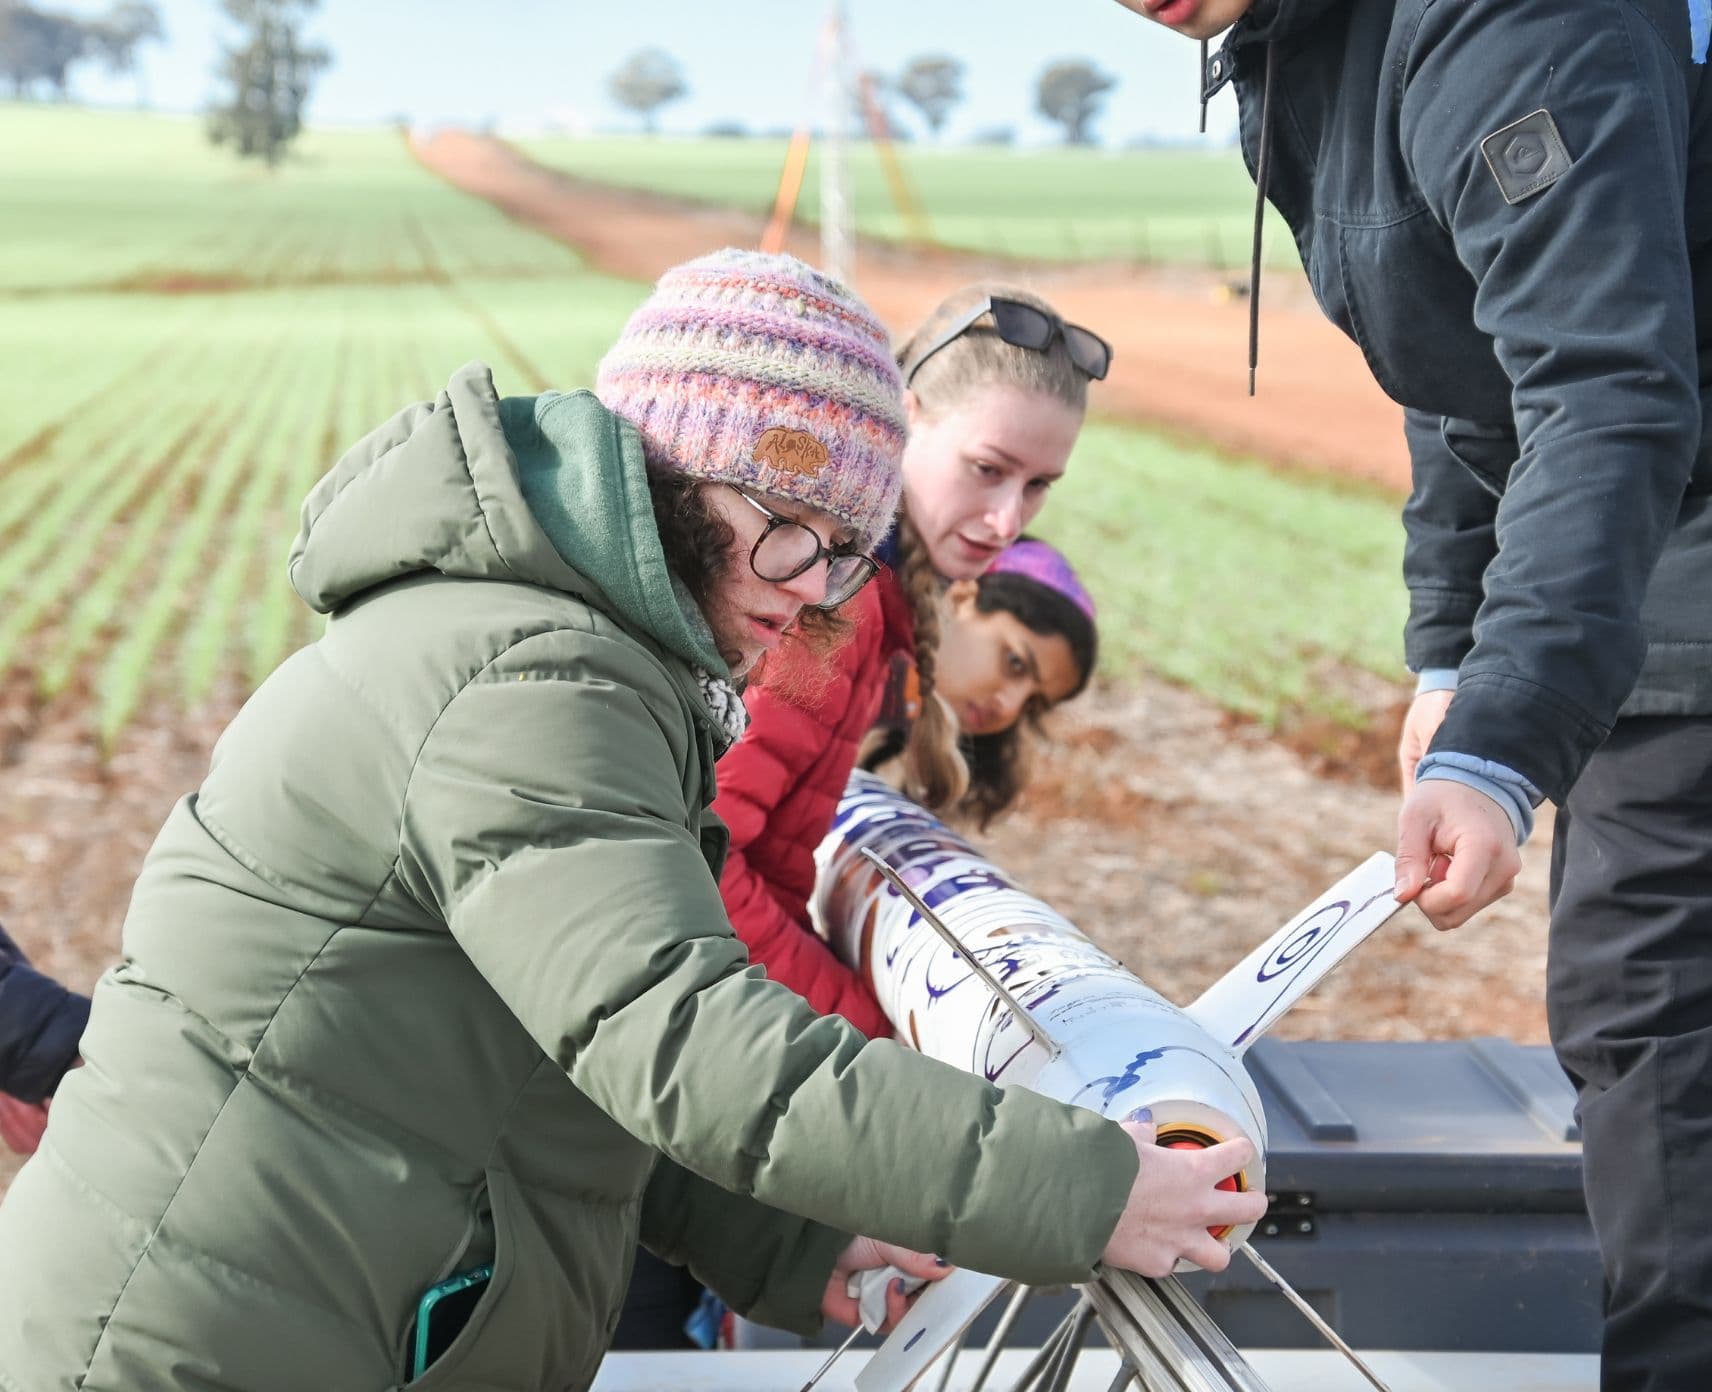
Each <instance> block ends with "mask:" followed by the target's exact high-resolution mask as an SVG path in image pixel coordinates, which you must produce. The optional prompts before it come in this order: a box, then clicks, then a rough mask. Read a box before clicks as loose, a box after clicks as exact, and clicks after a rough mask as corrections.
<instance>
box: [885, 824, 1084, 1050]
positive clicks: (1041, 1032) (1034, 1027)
mask: <svg viewBox="0 0 1712 1392" xmlns="http://www.w3.org/2000/svg"><path fill="white" fill-rule="evenodd" d="M862 854H863V855H864V856H866V857H867V858H868V861H869V862H870V863H871V864H872V865H873V867H874V868H875V869H876V870H878V871H879V872H880V875H881V876H882V877H883V878H884V879H885V881H886V883H887V884H889V885H890V886H891V887H892V888H893V889H895V890H897V892H898V893H899V894H901V895H903V897H904V899H905V900H906V901H907V902H908V904H909V906H910V907H911V908H912V909H914V910H915V911H916V912H917V913H918V914H920V915H921V918H922V921H923V922H925V923H926V924H927V926H928V927H929V928H931V929H933V931H934V932H936V933H938V934H939V936H940V937H942V938H943V939H945V942H946V945H947V946H948V947H950V948H951V949H952V950H953V951H954V952H956V953H957V954H958V955H959V956H960V957H962V958H963V960H964V961H965V962H967V963H968V964H969V969H970V970H971V971H973V972H974V973H975V975H976V976H978V977H980V978H981V980H982V981H983V982H984V983H986V986H987V989H988V990H990V991H991V992H992V993H993V994H994V995H995V996H997V997H998V998H999V999H1000V1000H1002V1001H1003V1002H1004V1003H1005V1004H1006V1005H1008V1006H1009V1007H1010V1008H1011V1010H1012V1011H1013V1012H1014V1013H1015V1015H1016V1018H1017V1023H1018V1024H1020V1025H1021V1026H1022V1027H1023V1028H1024V1029H1025V1030H1027V1031H1028V1033H1029V1035H1030V1036H1031V1037H1032V1038H1033V1040H1034V1042H1035V1043H1036V1044H1038V1045H1040V1047H1041V1048H1043V1049H1045V1050H1046V1054H1047V1057H1048V1058H1054V1059H1055V1058H1057V1057H1058V1056H1059V1055H1060V1054H1062V1053H1063V1052H1064V1050H1063V1048H1062V1047H1061V1046H1060V1045H1059V1043H1058V1041H1057V1040H1055V1039H1054V1038H1053V1037H1052V1036H1051V1035H1050V1034H1048V1033H1047V1032H1046V1031H1045V1029H1043V1028H1042V1027H1041V1025H1040V1024H1039V1022H1038V1021H1036V1020H1035V1018H1034V1016H1032V1015H1030V1014H1029V1013H1028V1007H1027V1006H1025V1005H1024V1004H1023V1003H1022V1002H1021V1001H1020V1000H1018V999H1017V998H1016V997H1015V996H1013V995H1012V994H1011V993H1010V992H1009V991H1008V990H1007V989H1006V988H1005V986H1004V984H1003V983H1002V982H1001V981H1000V980H999V979H998V977H996V976H994V975H993V974H992V973H991V972H990V971H988V970H987V969H986V968H985V967H984V966H982V965H981V964H980V963H979V962H978V961H976V960H975V954H974V953H973V952H971V951H970V950H969V949H968V948H966V947H965V946H963V944H962V943H961V942H959V941H958V939H957V935H956V934H955V933H953V932H952V931H951V930H950V929H949V928H948V927H946V926H945V924H944V923H943V922H941V920H940V918H939V915H938V914H936V913H934V911H933V910H932V909H930V908H928V907H927V905H926V904H924V903H922V901H921V896H920V895H918V894H917V893H916V892H915V891H914V890H913V889H911V888H910V887H909V886H908V885H907V884H905V883H904V881H903V876H901V875H899V874H898V872H897V871H896V870H894V869H892V867H891V866H889V865H887V864H886V862H885V861H883V860H881V859H880V857H879V856H877V855H875V854H874V853H873V852H872V851H871V850H869V849H868V848H867V847H866V846H864V847H863V848H862Z"/></svg>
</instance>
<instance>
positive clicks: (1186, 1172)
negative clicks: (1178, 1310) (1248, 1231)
mask: <svg viewBox="0 0 1712 1392" xmlns="http://www.w3.org/2000/svg"><path fill="white" fill-rule="evenodd" d="M1124 1130H1125V1131H1127V1132H1128V1133H1129V1137H1130V1139H1131V1140H1132V1141H1134V1142H1135V1154H1136V1161H1137V1164H1136V1171H1135V1183H1134V1185H1132V1186H1131V1188H1130V1191H1129V1202H1128V1203H1127V1204H1125V1205H1124V1211H1123V1215H1122V1216H1121V1217H1120V1218H1119V1219H1118V1225H1117V1227H1116V1228H1114V1229H1113V1230H1112V1237H1111V1241H1109V1242H1108V1243H1106V1250H1105V1252H1104V1253H1103V1254H1102V1260H1104V1262H1105V1263H1106V1265H1107V1266H1117V1267H1122V1268H1123V1269H1124V1270H1125V1271H1136V1272H1140V1273H1141V1274H1142V1275H1143V1276H1155V1277H1157V1276H1169V1275H1170V1274H1171V1272H1172V1270H1173V1269H1174V1268H1175V1267H1176V1265H1177V1261H1178V1259H1179V1258H1180V1257H1181V1258H1187V1259H1188V1260H1189V1261H1192V1262H1194V1263H1195V1265H1196V1266H1198V1267H1200V1268H1201V1269H1202V1270H1203V1271H1223V1270H1224V1269H1225V1267H1226V1266H1228V1265H1229V1264H1230V1248H1229V1247H1227V1246H1226V1245H1225V1244H1224V1243H1223V1242H1222V1241H1221V1240H1220V1239H1218V1238H1216V1237H1214V1236H1213V1235H1212V1233H1210V1232H1208V1231H1207V1229H1209V1228H1229V1227H1237V1226H1239V1225H1241V1224H1243V1223H1258V1222H1259V1221H1260V1219H1261V1217H1262V1216H1263V1215H1264V1214H1265V1212H1266V1195H1264V1194H1258V1193H1249V1194H1240V1193H1234V1192H1232V1191H1229V1190H1224V1189H1219V1188H1217V1187H1216V1186H1217V1185H1218V1183H1219V1181H1220V1180H1223V1179H1228V1178H1230V1176H1232V1175H1234V1174H1236V1173H1237V1172H1238V1171H1239V1170H1242V1169H1245V1168H1246V1167H1247V1166H1248V1165H1250V1164H1252V1163H1253V1162H1254V1147H1253V1146H1252V1145H1251V1144H1249V1142H1247V1141H1244V1140H1236V1141H1225V1142H1223V1143H1222V1144H1220V1145H1216V1146H1208V1147H1207V1148H1206V1149H1204V1150H1166V1149H1163V1148H1162V1147H1161V1146H1159V1145H1158V1144H1156V1141H1157V1136H1158V1128H1156V1127H1155V1126H1153V1125H1152V1124H1151V1123H1144V1122H1126V1123H1125V1124H1124Z"/></svg>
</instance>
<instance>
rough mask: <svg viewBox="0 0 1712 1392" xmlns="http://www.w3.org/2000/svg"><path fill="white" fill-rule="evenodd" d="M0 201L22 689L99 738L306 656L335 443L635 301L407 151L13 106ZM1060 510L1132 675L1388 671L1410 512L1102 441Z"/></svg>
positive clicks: (551, 349)
mask: <svg viewBox="0 0 1712 1392" xmlns="http://www.w3.org/2000/svg"><path fill="white" fill-rule="evenodd" d="M0 187H4V188H5V190H6V216H5V217H4V218H0V314H3V315H4V322H5V324H6V327H7V333H6V335H5V337H4V340H3V341H0V680H5V679H12V680H19V679H22V680H28V681H33V682H34V683H35V684H36V685H37V686H38V687H39V688H40V689H41V690H42V691H43V692H44V693H45V694H47V695H50V696H51V695H55V694H59V693H70V694H72V695H74V696H81V697H82V698H83V699H87V700H88V701H89V702H90V703H91V705H92V708H93V715H94V721H95V724H96V727H97V729H98V730H99V731H100V732H101V734H102V735H103V736H104V737H106V738H109V739H110V738H111V737H113V736H114V735H115V734H117V733H118V732H119V731H120V730H122V729H123V728H124V726H125V725H126V723H127V722H128V721H129V720H130V719H131V718H132V717H133V715H134V714H135V712H136V711H137V710H138V709H139V706H140V704H141V703H142V702H143V701H145V700H146V699H148V698H149V697H151V696H157V695H167V696H170V697H173V698H175V699H177V700H179V701H181V702H182V703H184V704H186V705H192V704H194V703H195V702H197V701H198V700H199V699H201V698H202V697H203V696H205V695H206V694H207V693H208V692H209V691H210V690H211V689H212V688H213V686H214V684H215V683H216V682H217V681H219V680H220V679H221V678H223V677H229V678H236V679H238V680H240V681H242V682H245V683H251V682H254V681H255V680H257V679H259V678H260V677H261V676H262V675H263V674H265V673H266V672H267V671H268V670H270V669H271V668H272V667H273V666H274V665H275V664H276V663H277V662H278V661H279V660H280V658H281V657H282V656H284V654H285V653H286V652H288V651H289V650H290V649H291V648H292V647H293V646H295V645H296V644H298V643H300V642H302V641H303V640H304V639H306V638H307V637H309V636H311V635H312V633H313V631H314V623H313V619H312V616H311V615H310V614H309V613H308V611H306V610H305V609H304V608H303V606H302V605H301V604H300V603H299V602H298V601H297V600H296V598H295V596H293V595H292V593H291V591H290V590H289V589H288V587H287V586H286V584H285V579H284V565H283V561H284V555H285V549H286V547H287V545H288V543H289V541H290V539H291V536H292V534H293V533H294V532H295V530H296V517H297V508H298V504H299V502H300V500H301V499H302V497H303V495H304V493H305V492H307V490H308V488H309V486H310V485H311V484H312V483H313V481H314V480H315V479H316V478H317V477H318V476H319V475H320V474H321V473H322V472H323V471H324V470H325V469H326V468H327V466H328V465H329V464H330V463H331V461H332V460H333V458H334V457H335V456H336V455H337V453H338V451H339V450H340V449H341V448H342V447H343V446H344V445H346V444H348V443H349V442H351V441H353V440H355V439H356V438H357V437H358V436H360V435H361V434H363V433H364V432H365V431H366V430H368V429H369V428H370V427H372V426H374V425H376V424H378V423H379V422H380V421H381V420H383V419H384V418H385V417H387V416H388V415H390V414H391V413H392V412H393V411H394V410H395V409H397V408H398V407H399V406H400V405H402V404H404V403H406V402H408V401H411V400H417V399H421V398H423V397H425V396H428V395H431V394H432V393H433V391H434V390H435V389H436V388H437V387H438V386H439V385H440V384H441V383H443V382H444V381H445V379H446V377H447V376H448V375H449V374H450V372H451V371H452V370H453V369H454V368H456V367H457V366H458V365H459V364H460V363H463V362H465V361H467V360H469V359H470V358H475V357H480V358H483V359H485V360H487V361H488V362H489V363H490V364H492V366H493V368H494V370H495V375H496V379H497V381H498V383H499V386H500V389H501V391H502V392H528V391H533V390H536V389H539V388H540V387H543V386H546V385H548V384H553V385H562V386H577V385H581V384H584V383H586V382H587V381H589V380H590V379H591V377H592V374H593V370H594V366H595V363H596V362H597V360H598V358H599V356H600V354H601V352H602V351H603V349H604V347H605V345H606V344H607V343H608V342H609V341H610V340H611V338H612V336H613V335H614V334H615V333H616V332H617V330H618V329H619V327H620V326H621V325H622V323H623V321H624V318H625V316H626V315H627V314H628V313H629V311H630V310H631V309H632V308H633V307H634V306H635V304H636V303H637V302H638V300H639V299H640V298H641V296H642V294H643V287H641V286H638V285H635V284H632V283H629V282H624V281H618V280H613V279H610V278H607V277H603V276H599V275H596V274H593V273H591V272H590V271H588V270H587V269H586V268H585V267H584V266H583V265H582V264H581V263H580V262H579V260H578V258H577V257H576V256H575V255H574V254H573V253H572V252H570V251H569V250H567V249H566V248H564V247H562V246H560V245H558V244H556V243H554V242H552V241H550V240H547V239H545V238H542V237H540V236H537V235H536V234H534V233H532V232H529V231H526V230H524V229H522V228H520V227H518V226H517V225H515V224H513V223H511V222H509V221H507V220H506V219H505V218H503V217H501V216H500V215H499V214H498V213H496V212H494V211H493V210H492V209H490V208H489V207H488V206H487V205H485V204H483V203H480V202H478V201H475V200H472V199H470V198H468V197H465V196H464V195H462V194H459V193H457V192H454V191H453V190H451V189H449V188H448V187H446V186H444V185H442V184H441V183H439V182H438V181H436V180H435V179H433V178H432V177H431V176H429V175H428V174H426V173H425V172H424V171H422V170H421V169H420V168H419V167H418V166H417V165H416V164H415V163H414V162H413V161H412V159H411V158H410V157H409V155H408V153H407V151H406V149H405V147H404V145H403V143H402V141H401V140H400V139H399V137H398V136H397V134H396V133H393V132H390V131H372V132H320V133H317V134H315V135H314V136H313V137H312V138H310V139H308V140H306V141H305V142H304V144H303V147H302V153H301V157H300V158H298V159H296V160H294V161H292V162H291V163H290V164H289V165H287V166H286V167H285V168H283V169H281V170H280V171H279V172H278V173H277V174H273V175H269V174H267V173H265V172H260V171H256V170H251V169H248V168H241V167H239V166H238V165H237V164H236V162H235V161H233V160H231V159H230V157H229V156H227V155H226V154H225V153H224V152H221V151H216V150H212V149H210V148H209V147H208V146H207V144H206V143H205V142H204V140H203V138H202V136H201V133H200V130H199V129H198V128H197V126H196V125H195V124H194V123H191V122H187V121H181V120H174V119H169V118H163V117H144V116H135V115H118V114H108V113H91V112H81V111H77V110H73V109H62V108H48V107H36V106H29V105H16V104H13V105H6V104H0ZM1045 520H1046V524H1047V525H1046V526H1045V528H1044V530H1045V531H1046V532H1047V533H1048V534H1049V535H1052V536H1055V537H1056V538H1058V539H1059V540H1061V541H1062V542H1063V543H1064V544H1065V545H1066V547H1067V548H1068V549H1069V550H1070V551H1071V552H1072V553H1073V555H1074V556H1075V558H1076V559H1077V561H1078V562H1079V563H1080V564H1081V565H1082V566H1083V567H1084V568H1085V569H1086V570H1087V572H1088V575H1089V579H1090V583H1091V585H1092V587H1093V589H1094V590H1095V592H1096V594H1097V595H1098V597H1099V599H1100V601H1101V605H1102V610H1101V614H1102V628H1103V633H1104V635H1105V642H1106V649H1107V653H1108V655H1109V656H1108V671H1109V672H1111V673H1112V674H1114V675H1117V676H1120V677H1121V676H1122V675H1123V674H1124V673H1126V672H1129V671H1133V670H1135V667H1136V666H1137V664H1147V665H1149V666H1151V667H1153V668H1155V669H1156V670H1158V671H1160V672H1162V673H1164V674H1166V675H1168V676H1170V677H1173V678H1175V679H1178V680H1181V681H1184V682H1186V683H1188V684H1189V685H1191V686H1194V687H1196V688H1198V689H1200V690H1203V691H1205V692H1207V693H1208V694H1209V695H1212V696H1213V697H1215V698H1216V699H1218V700H1220V701H1222V702H1224V703H1225V704H1227V705H1229V706H1231V707H1233V708H1236V709H1241V710H1245V711H1249V712H1252V713H1254V714H1257V715H1260V716H1262V717H1266V718H1272V717H1275V716H1276V715H1277V714H1278V713H1279V712H1280V711H1282V710H1284V709H1287V708H1292V707H1303V708H1306V709H1310V710H1315V711H1323V712H1328V713H1334V714H1335V713H1339V712H1343V711H1345V710H1347V700H1346V699H1345V697H1344V695H1343V694H1342V693H1341V692H1340V691H1339V690H1338V688H1337V685H1336V682H1335V681H1329V682H1328V681H1327V680H1326V673H1328V672H1333V673H1335V672H1336V671H1337V670H1338V669H1339V668H1340V667H1351V666H1353V667H1364V668H1370V669H1372V670H1374V671H1378V672H1382V673H1387V674H1389V673H1392V672H1394V671H1395V670H1396V666H1397V662H1398V658H1399V654H1398V638H1397V635H1398V632H1399V630H1400V624H1401V613H1400V604H1401V601H1400V598H1399V589H1400V587H1399V586H1398V584H1397V582H1396V578H1395V577H1396V574H1397V569H1398V556H1397V551H1398V546H1399V537H1398V532H1399V529H1398V527H1397V525H1396V520H1395V505H1394V504H1393V503H1391V502H1389V501H1386V500H1381V499H1377V498H1373V497H1369V496H1366V495H1362V494H1353V493H1350V492H1349V491H1348V490H1345V489H1340V488H1338V487H1336V486H1333V485H1325V484H1314V483H1302V482H1300V481H1299V480H1292V479H1287V478H1284V477H1281V476H1277V475H1274V474H1271V473H1269V472H1267V471H1265V470H1263V469H1260V468H1258V467H1253V466H1247V465H1243V464H1236V463H1231V462H1228V461H1225V460H1221V459H1217V458H1214V457H1211V456H1204V455H1201V454H1199V453H1197V452H1195V451H1192V450H1186V449H1183V448H1181V447H1179V446H1176V445H1173V444H1171V443H1169V442H1167V441H1164V440H1162V439H1160V438H1158V437H1156V436H1153V435H1150V434H1148V433H1146V432H1143V431H1139V430H1133V429H1127V428H1120V427H1117V426H1111V425H1097V426H1094V427H1092V428H1090V430H1089V432H1088V434H1087V437H1086V439H1085V442H1084V444H1083V445H1082V447H1081V448H1080V450H1079V452H1078V458H1077V461H1076V464H1075V466H1074V469H1073V471H1072V474H1071V477H1070V479H1069V480H1068V481H1067V482H1066V483H1065V484H1064V485H1063V486H1062V488H1061V489H1060V490H1059V495H1058V497H1057V498H1056V499H1055V501H1054V502H1053V504H1052V506H1051V507H1050V508H1049V509H1048V511H1047V513H1046V514H1045Z"/></svg>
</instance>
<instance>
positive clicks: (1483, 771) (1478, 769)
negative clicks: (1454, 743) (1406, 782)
mask: <svg viewBox="0 0 1712 1392" xmlns="http://www.w3.org/2000/svg"><path fill="white" fill-rule="evenodd" d="M1435 778H1441V779H1445V780H1446V781H1448V782H1451V783H1460V784H1462V786H1463V787H1465V788H1473V789H1474V791H1475V792H1477V793H1484V794H1486V796H1487V797H1489V798H1491V799H1492V801H1494V802H1495V803H1497V804H1498V805H1499V806H1500V807H1502V808H1503V809H1504V811H1505V813H1506V814H1507V815H1508V816H1509V818H1510V826H1511V829H1512V830H1514V831H1515V833H1516V844H1517V845H1518V846H1520V845H1522V844H1523V843H1524V842H1526V841H1527V839H1528V838H1529V837H1530V836H1532V835H1533V833H1534V808H1535V807H1536V806H1537V805H1538V804H1539V802H1540V800H1541V797H1542V794H1541V793H1540V790H1539V789H1538V788H1536V787H1535V786H1534V785H1533V784H1532V783H1530V782H1528V780H1527V779H1525V778H1523V777H1522V775H1521V774H1519V773H1517V772H1516V770H1515V769H1513V768H1510V767H1509V766H1507V765H1505V764H1498V763H1494V762H1493V761H1492V760H1490V759H1477V758H1475V757H1474V756H1473V755H1472V754H1450V753H1433V754H1429V755H1427V757H1426V758H1424V759H1422V760H1421V762H1420V764H1419V765H1418V766H1417V767H1416V769H1415V781H1416V782H1417V783H1425V782H1428V781H1430V780H1432V779H1435Z"/></svg>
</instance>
